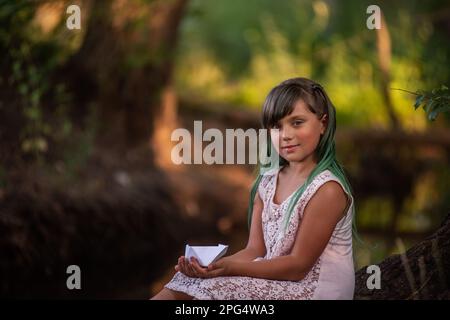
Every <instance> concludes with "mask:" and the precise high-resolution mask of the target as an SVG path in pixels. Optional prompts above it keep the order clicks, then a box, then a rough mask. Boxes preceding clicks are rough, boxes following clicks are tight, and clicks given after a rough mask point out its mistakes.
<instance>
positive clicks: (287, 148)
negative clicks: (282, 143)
mask: <svg viewBox="0 0 450 320" xmlns="http://www.w3.org/2000/svg"><path fill="white" fill-rule="evenodd" d="M298 146H300V145H299V144H294V145H290V146H286V147H282V148H281V149H283V150H284V151H286V152H292V151H293V150H294V149H295V148H297V147H298Z"/></svg>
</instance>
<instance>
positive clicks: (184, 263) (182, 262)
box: [175, 256, 198, 278]
mask: <svg viewBox="0 0 450 320" xmlns="http://www.w3.org/2000/svg"><path fill="white" fill-rule="evenodd" d="M175 270H176V271H179V272H181V273H182V274H184V275H186V276H188V277H191V278H197V277H198V276H197V275H196V271H195V270H194V268H193V266H192V264H191V263H189V261H188V259H187V258H186V257H184V256H181V257H179V258H178V264H177V265H176V266H175Z"/></svg>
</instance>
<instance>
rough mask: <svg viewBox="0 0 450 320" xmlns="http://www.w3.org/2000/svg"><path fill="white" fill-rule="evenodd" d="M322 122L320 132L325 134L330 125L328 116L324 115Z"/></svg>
mask: <svg viewBox="0 0 450 320" xmlns="http://www.w3.org/2000/svg"><path fill="white" fill-rule="evenodd" d="M320 122H321V123H322V128H321V130H320V134H321V135H322V134H324V133H325V130H327V125H328V115H327V114H324V115H323V116H322V118H321V119H320Z"/></svg>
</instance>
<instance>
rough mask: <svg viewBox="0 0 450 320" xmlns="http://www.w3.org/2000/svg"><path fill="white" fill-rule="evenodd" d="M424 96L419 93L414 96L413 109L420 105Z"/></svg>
mask: <svg viewBox="0 0 450 320" xmlns="http://www.w3.org/2000/svg"><path fill="white" fill-rule="evenodd" d="M424 98H425V96H424V95H420V96H418V97H417V98H416V103H414V109H416V110H417V108H419V107H420V105H421V104H422V102H423V99H424Z"/></svg>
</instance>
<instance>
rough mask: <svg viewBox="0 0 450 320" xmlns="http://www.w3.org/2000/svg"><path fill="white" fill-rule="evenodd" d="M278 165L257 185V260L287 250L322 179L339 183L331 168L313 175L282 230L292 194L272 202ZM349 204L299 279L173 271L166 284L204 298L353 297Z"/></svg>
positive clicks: (353, 277) (289, 249) (350, 212)
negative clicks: (261, 249) (261, 252)
mask: <svg viewBox="0 0 450 320" xmlns="http://www.w3.org/2000/svg"><path fill="white" fill-rule="evenodd" d="M278 171H279V170H272V171H269V172H268V173H266V174H265V175H264V176H263V178H262V179H261V182H260V185H259V188H258V192H259V195H260V197H261V199H262V200H263V203H264V209H263V212H262V227H263V233H264V242H265V245H266V249H267V250H266V255H265V256H264V257H259V258H257V259H255V260H260V259H272V258H274V257H278V256H283V255H287V254H289V253H290V251H291V250H292V247H293V245H294V240H295V235H296V231H297V228H298V226H299V223H300V222H301V219H302V217H303V211H304V209H305V207H306V204H307V203H308V201H309V200H310V199H311V197H312V196H313V195H314V193H315V192H316V191H317V190H318V189H319V188H320V186H322V185H323V184H324V183H326V182H328V181H336V182H338V183H339V184H341V183H340V181H339V180H338V179H337V178H336V177H335V176H334V175H333V174H332V173H331V172H330V171H329V170H325V171H323V172H321V173H320V174H319V175H317V176H316V177H315V178H314V180H313V181H312V182H311V184H310V185H309V186H308V187H307V188H306V190H305V192H304V193H303V195H302V196H301V197H300V199H299V201H298V202H297V204H296V206H295V208H294V213H296V214H292V215H291V218H290V221H289V226H288V230H287V232H286V233H285V234H284V233H283V225H282V224H283V216H284V214H285V213H286V209H287V206H288V203H289V199H290V198H291V197H292V195H291V196H290V197H289V198H287V199H286V200H285V201H284V202H283V203H281V204H280V205H277V204H275V203H274V202H273V197H274V194H275V189H276V185H277V179H278ZM341 185H342V184H341ZM352 207H353V199H352V203H351V205H350V206H349V208H348V211H347V213H346V215H345V216H344V217H343V218H342V219H341V220H340V221H339V222H338V223H337V225H336V227H335V229H334V232H333V234H332V236H331V238H330V240H329V242H328V245H327V246H326V248H325V250H324V252H323V253H322V255H321V256H320V257H319V259H318V260H317V262H316V263H315V265H314V266H313V267H312V269H311V270H310V271H309V273H308V274H307V275H306V277H305V278H304V279H302V280H300V281H284V280H268V279H260V278H251V277H240V276H231V277H216V278H208V279H201V278H191V277H188V276H185V275H184V274H182V273H180V272H177V273H176V274H175V276H174V277H173V278H172V280H171V281H170V282H169V283H167V284H166V285H165V287H166V288H168V289H172V290H175V291H181V292H184V293H187V294H188V295H190V296H192V297H194V299H208V300H209V299H217V300H253V299H257V300H267V299H268V300H288V299H293V300H300V299H353V292H354V287H355V273H354V266H353V250H352ZM282 235H284V236H282Z"/></svg>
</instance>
